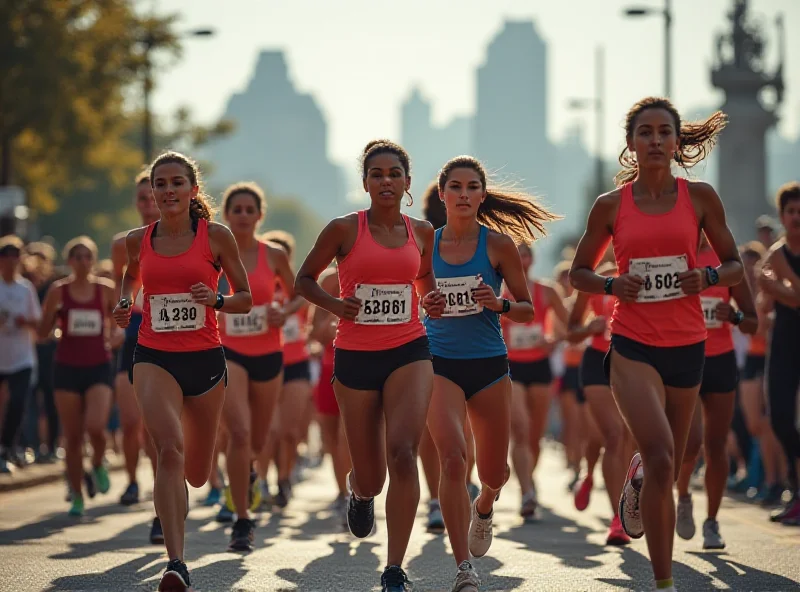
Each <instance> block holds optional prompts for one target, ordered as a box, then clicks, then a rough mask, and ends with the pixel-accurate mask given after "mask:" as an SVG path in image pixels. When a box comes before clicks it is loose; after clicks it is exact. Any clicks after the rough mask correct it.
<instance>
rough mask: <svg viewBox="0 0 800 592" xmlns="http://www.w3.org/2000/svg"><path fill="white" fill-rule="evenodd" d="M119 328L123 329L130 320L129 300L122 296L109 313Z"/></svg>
mask: <svg viewBox="0 0 800 592" xmlns="http://www.w3.org/2000/svg"><path fill="white" fill-rule="evenodd" d="M111 314H112V315H113V316H114V320H115V321H116V323H117V326H118V327H119V328H120V329H125V328H126V327H127V326H128V325H129V324H130V322H131V301H130V300H128V299H126V298H123V299H122V300H120V301H119V302H117V305H116V306H115V307H114V311H113V312H112V313H111Z"/></svg>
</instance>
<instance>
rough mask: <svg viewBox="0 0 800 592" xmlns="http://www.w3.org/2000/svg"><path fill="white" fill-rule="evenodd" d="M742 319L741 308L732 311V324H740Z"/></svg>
mask: <svg viewBox="0 0 800 592" xmlns="http://www.w3.org/2000/svg"><path fill="white" fill-rule="evenodd" d="M743 320H744V313H743V312H742V311H741V310H737V311H736V312H735V313H733V318H732V319H731V323H733V324H734V325H738V324H740V323H741V322H742V321H743Z"/></svg>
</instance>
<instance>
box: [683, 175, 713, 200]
mask: <svg viewBox="0 0 800 592" xmlns="http://www.w3.org/2000/svg"><path fill="white" fill-rule="evenodd" d="M686 187H687V189H689V195H691V196H692V197H697V198H699V199H713V198H715V197H716V198H719V196H718V195H717V191H716V190H715V189H714V188H713V187H712V186H711V184H710V183H706V182H705V181H693V180H691V179H686Z"/></svg>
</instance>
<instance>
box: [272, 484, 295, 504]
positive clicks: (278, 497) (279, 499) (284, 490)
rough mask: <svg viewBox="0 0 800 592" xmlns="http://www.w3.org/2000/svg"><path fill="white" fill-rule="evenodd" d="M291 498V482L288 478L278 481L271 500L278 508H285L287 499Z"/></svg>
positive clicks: (287, 502)
mask: <svg viewBox="0 0 800 592" xmlns="http://www.w3.org/2000/svg"><path fill="white" fill-rule="evenodd" d="M291 498H292V483H291V482H290V481H289V480H288V479H284V480H283V481H279V482H278V493H277V494H275V497H274V498H273V500H272V502H273V503H274V504H275V505H276V506H278V507H279V508H285V507H286V506H288V505H289V500H290V499H291Z"/></svg>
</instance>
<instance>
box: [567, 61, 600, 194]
mask: <svg viewBox="0 0 800 592" xmlns="http://www.w3.org/2000/svg"><path fill="white" fill-rule="evenodd" d="M604 71H605V54H604V51H603V48H602V47H597V48H596V49H595V53H594V97H592V98H572V99H569V100H568V101H567V107H568V108H569V109H574V110H584V109H592V108H593V109H594V126H595V132H594V143H595V148H594V150H595V162H594V183H595V190H596V194H597V195H600V194H601V193H603V188H604V187H605V181H604V176H605V173H604V171H603V169H604V166H603V144H604V137H603V136H604V134H603V123H604V117H603V107H604V103H605V84H604V82H605V72H604Z"/></svg>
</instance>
